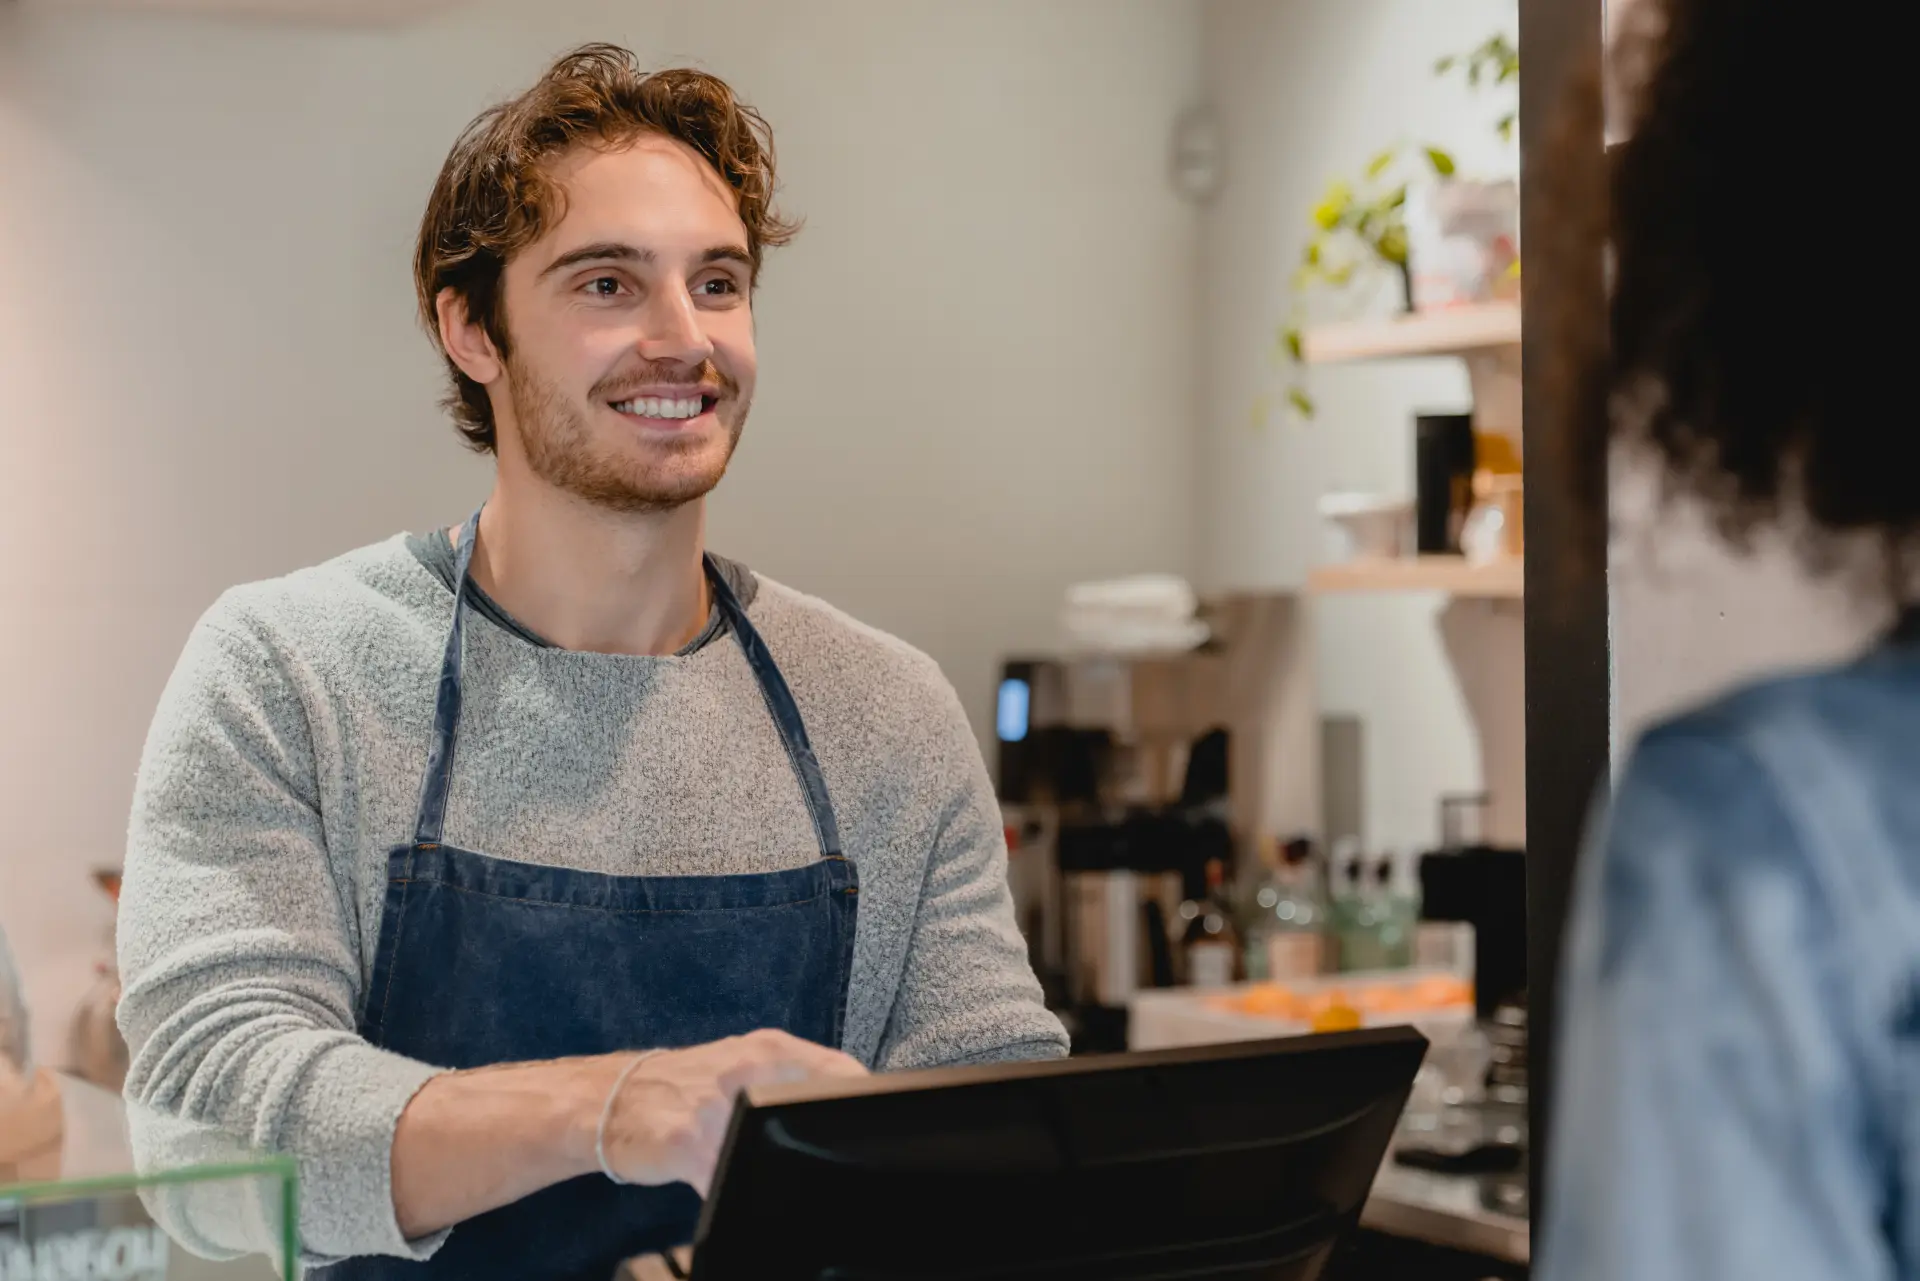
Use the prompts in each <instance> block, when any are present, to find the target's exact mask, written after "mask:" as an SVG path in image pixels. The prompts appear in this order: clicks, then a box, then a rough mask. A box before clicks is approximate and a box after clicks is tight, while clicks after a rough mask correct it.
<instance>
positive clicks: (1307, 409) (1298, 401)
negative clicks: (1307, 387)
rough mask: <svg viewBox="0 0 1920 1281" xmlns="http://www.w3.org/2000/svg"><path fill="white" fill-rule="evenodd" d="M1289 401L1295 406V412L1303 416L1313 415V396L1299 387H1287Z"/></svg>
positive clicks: (1309, 416)
mask: <svg viewBox="0 0 1920 1281" xmlns="http://www.w3.org/2000/svg"><path fill="white" fill-rule="evenodd" d="M1287 403H1288V404H1289V405H1291V406H1293V412H1294V413H1296V414H1299V415H1300V416H1301V417H1302V418H1311V417H1313V397H1311V396H1309V395H1307V393H1306V392H1304V391H1302V390H1301V389H1300V388H1298V387H1289V388H1288V389H1287Z"/></svg>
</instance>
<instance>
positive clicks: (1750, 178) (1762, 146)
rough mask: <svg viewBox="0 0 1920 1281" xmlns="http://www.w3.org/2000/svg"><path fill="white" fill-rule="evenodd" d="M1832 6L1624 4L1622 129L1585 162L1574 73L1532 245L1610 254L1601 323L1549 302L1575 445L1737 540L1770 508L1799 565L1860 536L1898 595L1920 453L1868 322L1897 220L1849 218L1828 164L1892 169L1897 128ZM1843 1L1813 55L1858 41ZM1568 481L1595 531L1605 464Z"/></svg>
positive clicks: (1898, 364)
mask: <svg viewBox="0 0 1920 1281" xmlns="http://www.w3.org/2000/svg"><path fill="white" fill-rule="evenodd" d="M1837 8H1838V10H1839V11H1840V12H1839V13H1838V14H1836V13H1834V12H1832V11H1831V9H1829V10H1828V11H1826V13H1825V16H1824V17H1819V18H1816V17H1814V15H1813V9H1812V6H1810V5H1805V4H1787V3H1778V2H1774V0H1769V2H1767V3H1754V2H1753V0H1640V2H1639V3H1638V4H1637V5H1636V7H1635V9H1634V10H1632V11H1630V13H1631V14H1632V21H1630V22H1629V23H1628V25H1627V29H1626V30H1625V31H1624V32H1623V33H1622V37H1621V39H1619V40H1618V41H1617V42H1616V44H1615V49H1614V55H1613V59H1612V63H1611V66H1610V68H1609V75H1610V77H1611V78H1612V79H1611V83H1610V84H1609V86H1608V87H1609V89H1611V90H1613V91H1614V100H1615V101H1616V102H1619V103H1624V104H1625V105H1626V108H1627V109H1626V111H1625V113H1624V117H1623V118H1621V119H1619V120H1618V121H1617V122H1616V123H1617V124H1618V125H1620V126H1621V127H1622V130H1623V132H1624V133H1625V136H1626V139H1627V140H1626V141H1625V142H1623V143H1621V144H1619V145H1618V146H1616V147H1614V148H1612V149H1611V152H1610V153H1609V156H1608V159H1607V161H1606V162H1605V163H1604V164H1603V163H1602V162H1601V160H1600V158H1599V155H1598V148H1597V147H1596V145H1595V144H1596V143H1597V142H1598V140H1599V139H1600V137H1601V128H1600V120H1599V112H1600V110H1601V108H1600V105H1599V104H1600V102H1601V94H1600V93H1599V92H1598V85H1597V84H1596V83H1595V81H1596V79H1597V77H1598V75H1599V71H1598V69H1597V68H1590V69H1589V70H1588V75H1587V78H1586V81H1585V83H1584V84H1581V85H1578V86H1576V88H1575V90H1574V92H1572V93H1571V94H1570V95H1569V97H1568V100H1567V102H1568V107H1567V110H1566V112H1565V113H1564V115H1563V119H1562V120H1561V122H1560V129H1561V137H1560V138H1559V139H1558V140H1557V143H1556V146H1555V148H1554V150H1553V155H1552V160H1551V162H1550V165H1551V168H1550V170H1549V174H1548V177H1547V180H1546V182H1547V199H1548V202H1549V204H1550V205H1551V207H1552V213H1553V217H1552V218H1551V219H1550V220H1549V222H1548V224H1547V225H1548V227H1549V231H1548V235H1547V236H1546V237H1544V238H1543V239H1545V240H1546V243H1545V244H1544V245H1543V251H1544V252H1547V253H1551V254H1554V255H1559V256H1561V258H1560V261H1559V262H1558V263H1557V264H1556V274H1557V276H1558V277H1559V278H1567V277H1569V276H1571V278H1574V279H1576V280H1577V279H1580V278H1582V277H1581V275H1580V273H1582V272H1587V273H1593V272H1597V271H1598V270H1599V268H1598V264H1599V263H1600V262H1601V261H1602V256H1603V254H1604V255H1609V256H1610V257H1609V261H1610V272H1611V291H1610V297H1609V300H1608V303H1607V307H1606V321H1605V323H1604V326H1603V325H1602V324H1601V323H1600V322H1599V320H1598V317H1597V314H1596V313H1597V311H1598V308H1595V307H1593V306H1592V305H1591V299H1590V298H1582V296H1581V290H1580V289H1578V288H1576V289H1574V290H1572V291H1571V292H1570V293H1569V295H1568V297H1566V298H1565V299H1561V300H1551V301H1549V304H1548V306H1547V308H1545V309H1544V311H1545V314H1544V316H1543V317H1542V318H1543V320H1544V321H1545V322H1546V323H1547V325H1548V326H1549V330H1550V333H1549V338H1550V341H1549V342H1548V343H1547V344H1546V350H1547V352H1548V353H1549V355H1548V363H1549V365H1550V368H1549V369H1548V371H1547V377H1548V383H1549V386H1551V387H1552V388H1553V389H1554V395H1555V399H1556V402H1557V404H1558V406H1559V413H1558V414H1557V415H1556V417H1557V419H1558V422H1559V425H1560V426H1561V427H1562V428H1564V429H1565V430H1568V431H1570V432H1573V433H1575V435H1576V439H1575V440H1574V442H1573V453H1574V456H1576V457H1580V458H1585V459H1587V460H1589V461H1590V462H1593V461H1597V460H1599V459H1601V458H1604V457H1605V455H1606V452H1607V446H1608V444H1609V443H1624V444H1626V445H1628V446H1629V447H1639V448H1642V449H1651V451H1652V453H1653V454H1654V455H1655V457H1656V458H1657V459H1658V460H1659V462H1660V464H1661V470H1662V472H1663V475H1664V481H1665V484H1664V492H1665V493H1666V495H1667V496H1668V497H1672V496H1675V495H1683V496H1692V497H1697V498H1699V499H1701V500H1703V501H1704V504H1705V506H1706V508H1707V510H1708V511H1709V512H1710V513H1711V515H1712V516H1713V517H1714V519H1715V521H1716V523H1717V525H1718V527H1719V529H1720V531H1721V533H1722V534H1723V535H1724V536H1726V537H1727V538H1728V539H1729V541H1730V542H1732V543H1733V544H1734V545H1735V546H1736V547H1745V546H1747V545H1749V538H1750V536H1751V535H1752V534H1753V533H1754V532H1755V531H1756V530H1757V529H1758V528H1760V527H1761V526H1762V525H1767V524H1772V523H1774V522H1776V521H1781V520H1782V518H1785V520H1784V526H1785V527H1786V528H1788V529H1790V530H1794V531H1796V532H1797V534H1798V544H1799V548H1800V550H1801V552H1802V554H1803V555H1804V556H1805V557H1806V559H1807V560H1808V561H1809V563H1810V564H1812V565H1813V566H1814V567H1816V568H1827V567H1830V566H1831V564H1832V563H1833V554H1834V553H1835V552H1836V551H1837V550H1838V549H1839V548H1840V547H1841V546H1842V545H1843V544H1844V543H1846V542H1848V541H1851V540H1852V539H1853V538H1860V539H1864V540H1865V541H1866V542H1868V543H1871V544H1873V545H1874V546H1875V547H1876V548H1877V549H1878V551H1879V552H1880V553H1881V554H1882V561H1883V568H1884V569H1885V570H1886V572H1887V574H1888V579H1887V581H1888V582H1889V583H1891V584H1893V585H1894V587H1895V589H1896V590H1906V589H1907V588H1909V587H1910V586H1911V584H1910V583H1908V581H1907V580H1906V577H1905V573H1906V569H1907V568H1908V567H1909V566H1910V565H1911V563H1912V551H1913V549H1914V546H1915V543H1916V534H1917V533H1920V472H1917V471H1916V470H1915V469H1914V463H1915V462H1916V461H1920V450H1916V449H1915V448H1914V446H1913V444H1912V443H1911V442H1910V441H1909V439H1908V436H1907V432H1908V431H1909V430H1910V428H1909V427H1903V426H1902V425H1901V420H1900V418H1899V417H1898V415H1900V414H1901V412H1902V411H1901V409H1900V406H1901V405H1902V404H1903V403H1904V402H1903V400H1902V398H1901V394H1900V393H1901V392H1902V391H1904V390H1905V387H1904V383H1905V378H1904V376H1902V375H1901V374H1900V373H1899V371H1900V369H1901V368H1902V365H1903V363H1904V362H1902V361H1900V360H1899V359H1898V358H1897V357H1896V355H1895V353H1894V351H1893V341H1894V339H1893V334H1894V326H1893V325H1892V324H1890V323H1887V322H1885V321H1879V320H1875V319H1874V317H1875V316H1876V314H1879V313H1890V312H1893V311H1895V309H1896V308H1901V307H1904V305H1905V304H1906V303H1907V302H1908V301H1909V300H1908V299H1907V298H1903V297H1902V298H1888V297H1886V296H1885V295H1887V294H1888V293H1889V292H1890V288H1889V286H1890V282H1891V279H1893V277H1892V276H1891V275H1890V273H1889V267H1888V264H1889V259H1891V260H1892V265H1893V266H1897V267H1898V268H1899V269H1900V270H1901V271H1905V270H1908V269H1910V265H1911V253H1912V251H1911V248H1910V246H1909V245H1908V243H1907V242H1908V238H1909V237H1910V234H1911V233H1910V231H1908V230H1907V228H1908V226H1909V223H1910V215H1909V213H1908V211H1907V210H1906V209H1905V208H1904V205H1902V206H1900V207H1898V208H1894V207H1889V208H1887V209H1886V210H1884V211H1876V210H1871V209H1868V208H1865V207H1863V206H1864V201H1863V199H1862V197H1863V195H1864V194H1865V193H1864V192H1863V191H1862V190H1861V188H1860V187H1859V184H1858V182H1857V179H1856V177H1855V175H1854V174H1852V173H1851V172H1850V171H1849V169H1848V168H1847V167H1846V166H1843V164H1842V163H1841V161H1840V160H1839V158H1838V157H1839V155H1840V154H1841V152H1840V150H1839V149H1840V148H1841V147H1842V146H1843V145H1857V144H1859V143H1864V144H1865V148H1864V150H1865V151H1866V152H1867V153H1868V154H1872V153H1873V152H1876V151H1877V152H1879V158H1880V160H1881V163H1883V164H1885V163H1898V162H1897V160H1895V159H1894V158H1895V157H1898V156H1901V155H1904V153H1905V134H1906V131H1905V128H1904V122H1903V123H1902V127H1901V129H1900V132H1899V133H1897V134H1896V132H1895V121H1894V119H1893V118H1892V116H1891V115H1890V114H1889V112H1888V109H1887V107H1886V105H1885V103H1884V99H1885V95H1887V93H1888V92H1889V91H1890V90H1891V89H1892V87H1893V86H1892V85H1891V83H1889V82H1887V81H1886V80H1885V79H1884V78H1883V77H1882V75H1881V73H1880V72H1879V70H1877V69H1875V68H1873V67H1869V66H1867V65H1863V63H1873V62H1875V60H1876V59H1877V58H1880V57H1883V56H1884V52H1885V51H1883V54H1882V55H1876V54H1874V53H1872V51H1871V50H1870V49H1862V48H1861V46H1863V45H1869V46H1870V45H1872V44H1874V42H1875V40H1876V37H1875V36H1874V35H1872V34H1871V30H1870V29H1871V28H1872V27H1873V26H1874V25H1875V21H1874V19H1873V18H1872V17H1869V16H1868V14H1867V10H1866V9H1865V8H1864V7H1862V6H1860V5H1857V4H1850V3H1846V2H1845V0H1841V2H1840V3H1839V4H1838V6H1837ZM1856 10H1858V17H1859V19H1860V21H1861V22H1862V24H1863V25H1862V26H1861V27H1860V28H1859V29H1858V30H1857V32H1856V34H1857V36H1858V38H1850V39H1848V40H1847V42H1846V45H1845V48H1844V50H1842V49H1840V48H1837V47H1829V48H1823V47H1820V46H1819V39H1820V34H1819V33H1820V32H1822V31H1836V30H1842V29H1845V30H1849V31H1854V30H1855V29H1854V28H1851V27H1847V26H1846V18H1845V16H1844V15H1848V14H1853V13H1855V11H1856ZM1876 12H1877V11H1876ZM1836 24H1838V25H1836ZM1810 40H1812V41H1813V42H1814V43H1812V44H1810V43H1809V41H1810ZM1881 43H1882V44H1883V45H1885V44H1887V43H1890V42H1887V41H1884V40H1882V41H1881ZM1891 43H1897V42H1891ZM1888 74H1892V73H1891V71H1890V70H1889V72H1888ZM1875 81H1879V83H1874V82H1875ZM1870 99H1871V100H1870ZM1569 255H1571V256H1572V257H1568V256H1569ZM1593 278H1594V279H1595V280H1596V282H1597V279H1598V277H1597V276H1594V277H1593ZM1876 304H1877V305H1876ZM1902 332H1904V326H1903V327H1902ZM1896 378H1899V380H1900V383H1901V384H1902V385H1901V386H1900V387H1898V388H1897V387H1896V382H1895V380H1896ZM1575 484H1576V490H1577V492H1576V493H1575V495H1574V498H1575V500H1576V504H1577V507H1578V509H1579V515H1580V516H1581V517H1582V518H1583V519H1585V520H1587V521H1598V522H1604V520H1605V518H1606V516H1605V511H1604V504H1605V492H1606V490H1605V484H1606V482H1605V474H1604V471H1603V470H1602V471H1598V472H1595V471H1592V470H1589V471H1586V472H1583V473H1581V474H1580V475H1578V476H1577V478H1576V480H1575ZM1588 528H1589V529H1590V530H1591V529H1592V528H1593V526H1592V525H1591V524H1589V525H1588Z"/></svg>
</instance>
